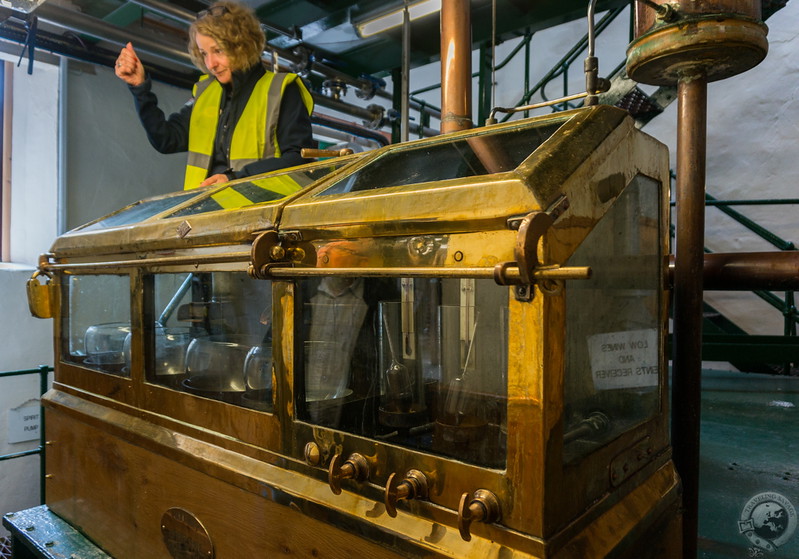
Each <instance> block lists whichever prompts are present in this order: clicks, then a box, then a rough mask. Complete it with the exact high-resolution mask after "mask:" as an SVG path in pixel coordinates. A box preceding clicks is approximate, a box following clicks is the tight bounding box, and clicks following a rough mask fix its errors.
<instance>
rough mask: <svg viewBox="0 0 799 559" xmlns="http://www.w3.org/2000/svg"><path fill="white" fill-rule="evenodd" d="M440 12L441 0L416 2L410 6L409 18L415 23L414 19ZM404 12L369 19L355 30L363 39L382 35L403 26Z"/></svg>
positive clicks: (402, 9)
mask: <svg viewBox="0 0 799 559" xmlns="http://www.w3.org/2000/svg"><path fill="white" fill-rule="evenodd" d="M440 10H441V0H422V1H421V2H415V3H413V4H411V5H410V6H408V17H409V18H410V20H411V21H413V20H414V19H418V18H420V17H424V16H426V15H430V14H432V13H434V12H438V11H440ZM404 11H405V8H404V7H403V8H399V9H397V10H394V11H392V12H388V13H386V14H383V15H380V16H377V17H374V18H372V19H368V20H366V21H364V22H362V23H358V24H356V25H355V28H356V29H357V30H358V34H359V35H360V36H361V37H370V36H372V35H376V34H377V33H382V32H383V31H386V30H388V29H393V28H394V27H398V26H400V25H402V19H403V12H404Z"/></svg>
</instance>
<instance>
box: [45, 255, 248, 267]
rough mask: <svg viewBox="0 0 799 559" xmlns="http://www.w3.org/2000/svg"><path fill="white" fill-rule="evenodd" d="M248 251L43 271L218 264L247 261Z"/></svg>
mask: <svg viewBox="0 0 799 559" xmlns="http://www.w3.org/2000/svg"><path fill="white" fill-rule="evenodd" d="M250 256H251V255H250V252H249V251H247V252H224V253H221V254H214V255H209V256H168V257H162V258H141V259H131V260H113V261H109V262H81V263H72V264H44V265H42V270H43V271H45V270H46V271H51V270H61V271H73V270H74V271H80V272H85V271H92V270H98V271H99V270H107V269H109V268H142V267H146V266H171V265H181V264H195V265H198V266H199V265H201V264H219V263H224V262H248V261H249V260H250Z"/></svg>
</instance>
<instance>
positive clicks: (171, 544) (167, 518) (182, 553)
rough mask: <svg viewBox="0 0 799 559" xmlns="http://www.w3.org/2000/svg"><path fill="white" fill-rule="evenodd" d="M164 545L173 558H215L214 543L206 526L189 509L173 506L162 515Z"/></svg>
mask: <svg viewBox="0 0 799 559" xmlns="http://www.w3.org/2000/svg"><path fill="white" fill-rule="evenodd" d="M161 534H162V535H163V537H164V545H166V548H167V549H168V550H169V554H170V555H171V556H172V557H173V559H213V557H214V544H213V543H212V542H211V537H210V536H209V535H208V532H207V531H206V530H205V527H204V526H203V525H202V524H201V523H200V521H199V520H197V518H196V517H195V516H194V515H193V514H192V513H190V512H189V511H187V510H184V509H180V508H171V509H169V510H168V511H166V512H165V513H164V515H163V516H162V517H161Z"/></svg>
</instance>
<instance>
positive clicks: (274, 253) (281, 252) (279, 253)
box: [269, 245, 286, 260]
mask: <svg viewBox="0 0 799 559" xmlns="http://www.w3.org/2000/svg"><path fill="white" fill-rule="evenodd" d="M285 256H286V249H284V248H283V247H282V246H280V245H275V246H273V247H272V248H271V249H270V250H269V258H271V259H272V260H283V258H284V257H285Z"/></svg>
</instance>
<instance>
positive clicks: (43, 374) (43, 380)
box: [0, 365, 53, 504]
mask: <svg viewBox="0 0 799 559" xmlns="http://www.w3.org/2000/svg"><path fill="white" fill-rule="evenodd" d="M52 371H53V368H52V367H48V366H47V365H40V366H39V367H38V368H36V369H26V370H23V371H8V372H0V379H3V378H7V377H17V376H23V375H36V374H38V375H39V446H37V447H36V448H32V449H30V450H24V451H21V452H13V453H11V454H4V455H0V462H3V461H5V460H13V459H15V458H23V457H25V456H33V455H36V454H38V455H39V498H40V502H41V504H44V502H45V495H44V491H45V471H46V464H45V454H44V447H45V442H46V438H45V432H44V408H43V407H42V405H41V397H42V396H43V395H44V393H45V392H47V387H48V384H49V376H50V373H51V372H52Z"/></svg>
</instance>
